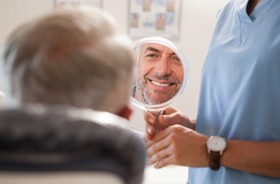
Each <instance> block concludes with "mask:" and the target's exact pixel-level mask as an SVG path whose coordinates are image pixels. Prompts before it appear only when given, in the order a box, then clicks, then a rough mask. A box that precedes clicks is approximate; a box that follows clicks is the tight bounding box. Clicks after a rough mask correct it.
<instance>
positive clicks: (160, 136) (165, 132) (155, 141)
mask: <svg viewBox="0 0 280 184" xmlns="http://www.w3.org/2000/svg"><path fill="white" fill-rule="evenodd" d="M169 132H170V130H169V129H168V128H167V129H164V130H162V131H160V132H158V133H156V134H155V135H154V136H153V137H152V138H151V139H147V148H149V147H151V146H153V145H155V144H160V143H161V142H162V141H163V140H164V139H165V138H166V137H167V136H168V134H169Z"/></svg>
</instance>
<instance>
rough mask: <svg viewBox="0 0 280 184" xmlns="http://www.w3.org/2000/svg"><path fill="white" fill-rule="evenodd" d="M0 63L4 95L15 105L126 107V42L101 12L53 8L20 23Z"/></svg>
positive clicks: (128, 58) (131, 62) (128, 74)
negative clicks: (37, 16)
mask: <svg viewBox="0 0 280 184" xmlns="http://www.w3.org/2000/svg"><path fill="white" fill-rule="evenodd" d="M3 60H4V70H5V75H6V76H7V78H6V87H7V88H6V89H7V90H6V93H7V95H8V96H10V99H12V100H13V102H15V103H16V104H19V105H25V104H33V103H42V104H53V105H54V104H59V105H70V106H76V107H85V108H92V109H96V110H105V111H109V112H113V113H116V112H117V111H119V110H120V109H121V108H123V106H125V105H126V104H127V103H128V99H129V91H130V84H131V76H132V68H133V65H134V57H133V54H132V47H131V43H130V41H129V39H128V38H127V37H125V36H122V35H121V34H119V33H118V32H117V30H116V27H115V22H114V20H113V19H112V18H111V17H110V16H109V15H107V14H106V13H104V12H102V11H100V10H97V9H67V10H58V11H55V12H52V13H50V14H48V15H46V16H44V17H41V18H39V19H36V20H33V21H31V22H28V23H26V24H24V25H22V26H21V27H19V28H18V29H16V30H15V31H14V32H13V33H12V34H11V35H10V37H9V38H8V40H7V42H6V44H5V48H4V58H3ZM7 84H9V85H7ZM115 97H118V100H116V99H115Z"/></svg>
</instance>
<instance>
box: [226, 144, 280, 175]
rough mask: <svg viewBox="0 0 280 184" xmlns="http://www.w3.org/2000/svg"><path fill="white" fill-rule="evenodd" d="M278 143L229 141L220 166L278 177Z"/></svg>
mask: <svg viewBox="0 0 280 184" xmlns="http://www.w3.org/2000/svg"><path fill="white" fill-rule="evenodd" d="M279 152H280V142H252V141H234V140H229V141H228V145H227V149H226V150H225V152H224V154H223V156H222V159H221V164H222V165H223V166H226V167H230V168H234V169H238V170H242V171H246V172H250V173H254V174H260V175H264V176H271V177H280V157H279Z"/></svg>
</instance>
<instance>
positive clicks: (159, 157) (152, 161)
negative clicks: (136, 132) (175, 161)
mask: <svg viewBox="0 0 280 184" xmlns="http://www.w3.org/2000/svg"><path fill="white" fill-rule="evenodd" d="M168 150H169V149H168V147H167V148H165V149H163V150H161V151H159V152H157V153H155V154H153V155H152V156H151V157H149V164H156V163H158V162H160V161H161V160H163V159H164V158H166V157H168V156H169V154H170V153H169V151H168Z"/></svg>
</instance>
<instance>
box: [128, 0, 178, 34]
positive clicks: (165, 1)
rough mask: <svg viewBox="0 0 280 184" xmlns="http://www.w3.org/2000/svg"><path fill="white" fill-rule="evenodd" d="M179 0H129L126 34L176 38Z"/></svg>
mask: <svg viewBox="0 0 280 184" xmlns="http://www.w3.org/2000/svg"><path fill="white" fill-rule="evenodd" d="M180 11H181V0H129V12H128V17H129V20H128V21H129V23H128V34H129V35H130V36H131V37H133V38H141V37H146V36H163V37H166V38H178V37H179V27H180V14H181V12H180Z"/></svg>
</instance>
